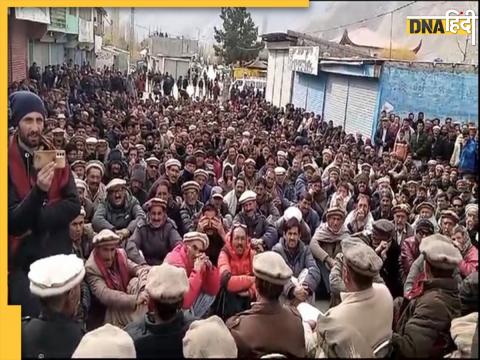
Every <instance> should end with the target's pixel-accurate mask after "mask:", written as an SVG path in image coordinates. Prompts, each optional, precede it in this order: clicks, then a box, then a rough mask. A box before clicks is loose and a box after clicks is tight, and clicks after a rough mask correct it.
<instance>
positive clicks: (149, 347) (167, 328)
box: [125, 311, 196, 359]
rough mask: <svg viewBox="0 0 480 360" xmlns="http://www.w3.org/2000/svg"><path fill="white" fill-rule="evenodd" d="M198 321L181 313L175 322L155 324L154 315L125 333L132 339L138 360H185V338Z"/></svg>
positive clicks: (127, 327)
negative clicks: (192, 324) (176, 359)
mask: <svg viewBox="0 0 480 360" xmlns="http://www.w3.org/2000/svg"><path fill="white" fill-rule="evenodd" d="M194 320H196V319H195V318H193V317H191V316H189V315H188V314H187V313H184V312H183V311H179V312H178V313H177V315H176V316H175V318H174V319H173V321H171V322H168V323H164V324H155V323H154V322H153V316H152V314H146V315H145V317H144V318H143V319H142V320H138V321H136V322H133V323H130V324H128V325H127V326H126V327H125V331H126V332H127V333H128V334H129V335H130V336H131V337H132V339H133V342H134V344H135V350H136V352H137V358H138V359H145V358H154V359H163V358H165V359H175V358H183V342H182V341H183V338H184V336H185V333H186V332H187V330H188V328H189V326H190V324H191V323H192V322H193V321H194Z"/></svg>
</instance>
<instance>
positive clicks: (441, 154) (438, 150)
mask: <svg viewBox="0 0 480 360" xmlns="http://www.w3.org/2000/svg"><path fill="white" fill-rule="evenodd" d="M430 141H431V149H430V154H431V156H432V159H435V160H437V161H447V159H450V157H451V156H452V154H447V141H446V140H445V139H444V138H443V136H442V135H440V126H438V125H435V126H434V127H433V134H432V137H431V140H430Z"/></svg>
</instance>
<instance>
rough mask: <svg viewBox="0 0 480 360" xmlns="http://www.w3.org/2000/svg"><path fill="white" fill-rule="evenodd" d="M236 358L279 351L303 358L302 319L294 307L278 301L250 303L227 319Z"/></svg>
mask: <svg viewBox="0 0 480 360" xmlns="http://www.w3.org/2000/svg"><path fill="white" fill-rule="evenodd" d="M227 326H228V328H229V329H230V332H231V333H232V336H233V338H234V339H235V342H236V344H237V347H238V356H239V357H260V356H263V355H267V354H272V353H280V354H283V355H285V356H288V357H305V356H306V352H305V335H304V330H303V324H302V318H301V317H300V314H299V313H298V311H297V310H296V309H295V308H292V307H287V306H282V305H281V304H280V303H279V302H269V303H254V304H253V306H252V308H251V309H249V310H247V311H244V312H241V313H239V314H237V315H235V316H233V317H231V318H230V319H228V320H227Z"/></svg>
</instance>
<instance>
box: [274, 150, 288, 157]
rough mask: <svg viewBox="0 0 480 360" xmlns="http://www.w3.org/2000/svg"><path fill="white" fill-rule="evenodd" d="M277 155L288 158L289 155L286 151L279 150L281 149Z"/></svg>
mask: <svg viewBox="0 0 480 360" xmlns="http://www.w3.org/2000/svg"><path fill="white" fill-rule="evenodd" d="M277 156H282V157H284V158H286V157H287V156H288V155H287V153H286V152H285V151H282V150H279V151H277Z"/></svg>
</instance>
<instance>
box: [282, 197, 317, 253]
mask: <svg viewBox="0 0 480 360" xmlns="http://www.w3.org/2000/svg"><path fill="white" fill-rule="evenodd" d="M291 219H296V220H297V221H298V222H299V224H300V240H301V241H302V242H303V243H304V244H305V245H308V244H310V240H311V239H312V234H311V232H310V227H309V226H308V224H307V223H306V222H305V220H303V215H302V211H301V210H300V209H299V208H298V207H297V206H290V207H289V208H287V209H286V210H285V212H284V213H283V216H281V217H280V219H278V220H277V222H276V223H275V228H276V229H277V234H278V238H280V237H281V236H282V235H283V226H284V225H285V223H286V222H288V221H290V220H291Z"/></svg>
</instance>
